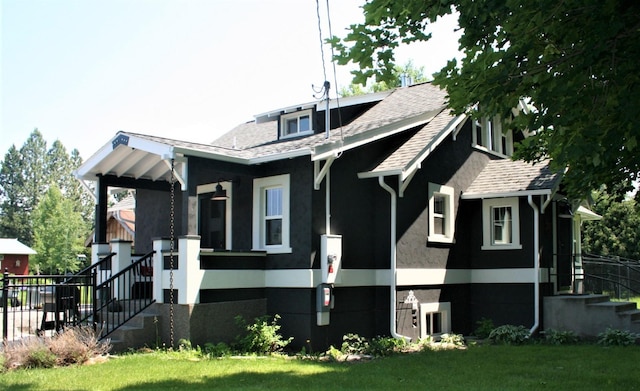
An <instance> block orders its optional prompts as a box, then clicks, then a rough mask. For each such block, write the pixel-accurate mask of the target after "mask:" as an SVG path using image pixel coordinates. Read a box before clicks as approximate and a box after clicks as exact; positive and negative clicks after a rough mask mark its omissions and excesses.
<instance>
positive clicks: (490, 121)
mask: <svg viewBox="0 0 640 391" xmlns="http://www.w3.org/2000/svg"><path fill="white" fill-rule="evenodd" d="M473 145H474V146H475V147H479V148H480V149H484V150H487V151H489V152H495V153H497V154H500V155H504V156H511V155H513V132H512V131H511V129H508V130H506V131H503V130H502V122H501V121H500V118H499V117H498V116H494V117H492V118H486V117H484V118H482V119H480V120H474V121H473Z"/></svg>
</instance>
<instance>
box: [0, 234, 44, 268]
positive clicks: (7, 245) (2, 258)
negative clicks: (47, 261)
mask: <svg viewBox="0 0 640 391" xmlns="http://www.w3.org/2000/svg"><path fill="white" fill-rule="evenodd" d="M31 254H36V252H35V251H34V250H33V249H31V248H30V247H28V246H25V245H24V244H22V243H20V242H19V241H18V239H4V238H3V239H0V268H1V269H2V271H3V272H4V271H5V269H6V270H7V271H8V272H9V273H10V274H16V275H26V274H29V255H31Z"/></svg>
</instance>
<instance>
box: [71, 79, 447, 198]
mask: <svg viewBox="0 0 640 391" xmlns="http://www.w3.org/2000/svg"><path fill="white" fill-rule="evenodd" d="M373 95H374V96H373V97H369V98H367V99H369V100H368V101H367V102H369V101H372V102H376V101H379V102H378V103H377V104H375V105H374V106H373V107H372V108H370V109H369V110H368V111H366V112H365V113H364V114H362V115H361V116H359V117H358V118H356V119H355V120H353V121H352V122H351V123H349V124H348V125H345V126H342V127H340V128H337V129H332V130H331V131H330V136H329V137H328V138H326V137H325V134H324V132H322V133H317V134H313V135H309V136H303V137H298V138H288V139H284V140H278V134H277V126H278V123H277V121H275V120H270V121H266V122H260V121H252V122H248V123H244V124H241V125H239V126H237V127H236V128H234V129H232V130H231V131H230V132H228V133H226V134H225V135H223V136H222V137H220V138H218V139H217V140H215V141H214V142H213V143H211V144H199V143H191V142H187V141H182V140H175V139H168V138H163V137H156V136H151V135H145V134H140V133H132V132H123V131H120V132H118V133H117V134H116V135H115V136H114V137H113V138H112V139H111V141H110V142H109V143H107V144H106V145H105V146H104V147H102V148H101V149H100V150H99V151H98V152H96V153H95V154H94V155H93V156H91V157H90V158H89V159H87V161H86V162H85V163H84V164H83V165H82V166H81V167H80V168H78V170H76V172H75V175H76V177H77V178H79V179H81V180H95V178H96V176H98V175H114V176H117V177H130V178H134V179H148V180H151V181H159V180H163V181H169V180H170V177H171V170H170V161H171V159H174V164H175V166H174V175H175V176H176V178H177V180H178V181H179V182H181V184H182V186H183V188H184V187H185V180H186V179H185V177H186V175H185V174H186V171H187V169H186V164H187V163H186V159H185V157H186V156H197V157H202V158H206V159H212V160H221V161H228V162H234V163H239V164H247V165H250V164H260V163H264V162H268V161H276V160H282V159H289V158H292V157H297V156H311V159H312V160H322V159H326V158H330V157H332V156H335V155H336V154H338V153H340V152H342V151H345V150H349V149H352V148H356V147H358V146H360V145H363V144H366V143H369V142H372V141H374V140H378V139H381V138H384V137H387V136H390V135H392V134H395V133H398V132H402V131H404V130H407V129H411V128H415V127H416V126H421V125H424V124H427V123H429V121H431V120H432V119H433V118H434V116H436V115H437V114H438V113H440V112H441V111H442V109H443V107H444V105H445V98H446V94H445V92H444V91H443V90H441V89H440V88H438V87H436V86H433V85H432V84H430V83H424V84H418V85H414V86H410V87H403V88H398V89H395V90H392V91H390V92H385V93H383V94H373ZM374 98H375V99H374ZM362 99H365V98H362V97H359V98H357V99H352V101H353V102H352V103H353V104H356V103H357V102H361V101H362ZM380 99H381V100H380ZM342 101H344V100H342ZM365 101H366V99H365ZM348 102H350V101H349V100H348V99H347V103H348ZM369 103H371V102H369ZM292 107H293V106H292ZM321 107H322V105H318V106H317V108H318V109H320V108H321ZM275 112H279V111H274V113H275ZM267 114H269V113H267ZM267 116H268V115H267Z"/></svg>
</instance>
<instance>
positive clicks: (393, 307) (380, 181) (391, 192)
mask: <svg viewBox="0 0 640 391" xmlns="http://www.w3.org/2000/svg"><path fill="white" fill-rule="evenodd" d="M378 184H380V187H382V188H383V189H385V190H386V191H387V192H389V195H391V224H390V228H391V243H390V247H391V267H390V271H391V282H390V284H389V287H390V288H389V289H390V291H391V293H390V295H391V311H390V331H391V336H392V337H393V338H397V339H404V340H405V341H407V342H408V341H411V338H410V337H407V336H404V335H400V334H398V333H397V332H396V301H397V300H396V274H397V271H396V220H397V218H396V214H397V211H396V209H397V197H396V192H395V190H393V188H391V187H390V186H389V185H387V184H386V183H385V181H384V177H381V176H379V177H378Z"/></svg>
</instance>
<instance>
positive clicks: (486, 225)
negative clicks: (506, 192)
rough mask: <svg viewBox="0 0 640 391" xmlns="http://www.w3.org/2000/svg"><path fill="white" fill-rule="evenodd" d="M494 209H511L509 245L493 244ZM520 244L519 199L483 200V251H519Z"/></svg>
mask: <svg viewBox="0 0 640 391" xmlns="http://www.w3.org/2000/svg"><path fill="white" fill-rule="evenodd" d="M494 208H511V223H510V225H511V230H510V232H509V233H510V234H511V238H510V240H509V243H505V244H500V243H494V242H493V239H492V237H493V235H492V228H493V227H492V222H493V216H492V211H493V209H494ZM521 248H522V245H521V244H520V202H519V199H518V198H515V197H512V198H493V199H484V200H482V250H519V249H521Z"/></svg>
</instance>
